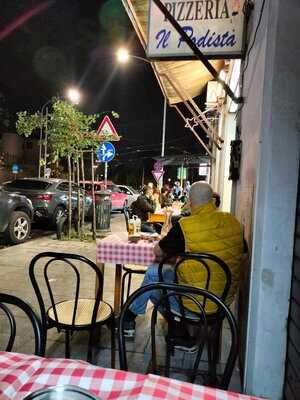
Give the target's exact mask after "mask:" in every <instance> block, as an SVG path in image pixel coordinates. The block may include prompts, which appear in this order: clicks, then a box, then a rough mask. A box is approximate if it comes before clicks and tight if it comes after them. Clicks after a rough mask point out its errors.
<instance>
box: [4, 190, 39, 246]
mask: <svg viewBox="0 0 300 400" xmlns="http://www.w3.org/2000/svg"><path fill="white" fill-rule="evenodd" d="M32 218H33V207H32V203H31V201H30V200H29V199H27V198H26V197H25V196H20V195H17V194H12V193H8V192H6V191H5V190H3V189H2V188H0V233H1V234H3V235H4V236H5V238H6V240H7V241H9V242H10V243H13V244H18V243H23V242H25V240H27V239H28V237H29V235H30V232H31V222H32Z"/></svg>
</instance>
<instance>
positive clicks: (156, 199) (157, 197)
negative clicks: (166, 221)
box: [152, 187, 161, 209]
mask: <svg viewBox="0 0 300 400" xmlns="http://www.w3.org/2000/svg"><path fill="white" fill-rule="evenodd" d="M152 197H153V200H154V202H155V205H156V209H160V208H161V205H160V190H159V188H157V187H156V188H154V189H153V196H152Z"/></svg>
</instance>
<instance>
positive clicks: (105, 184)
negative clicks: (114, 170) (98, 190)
mask: <svg viewBox="0 0 300 400" xmlns="http://www.w3.org/2000/svg"><path fill="white" fill-rule="evenodd" d="M107 169H108V163H107V162H106V163H105V164H104V187H105V190H106V189H107Z"/></svg>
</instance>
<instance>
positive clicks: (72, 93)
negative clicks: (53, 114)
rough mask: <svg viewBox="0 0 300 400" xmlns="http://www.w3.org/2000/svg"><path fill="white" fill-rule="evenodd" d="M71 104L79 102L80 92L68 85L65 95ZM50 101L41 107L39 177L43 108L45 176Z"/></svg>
mask: <svg viewBox="0 0 300 400" xmlns="http://www.w3.org/2000/svg"><path fill="white" fill-rule="evenodd" d="M65 97H66V98H67V99H68V100H69V101H70V102H71V103H72V104H74V105H76V104H79V102H80V99H81V93H80V92H79V90H78V89H76V88H75V87H70V88H68V89H67V91H66V96H65ZM51 102H52V99H49V100H47V101H46V103H45V104H43V106H42V108H41V127H40V143H39V169H38V176H39V178H40V177H41V160H42V141H43V125H44V110H45V107H46V114H45V137H44V176H46V172H47V157H48V156H47V151H48V133H47V130H48V107H47V106H48V105H49V104H50V103H51Z"/></svg>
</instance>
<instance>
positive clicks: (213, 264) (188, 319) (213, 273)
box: [158, 253, 232, 368]
mask: <svg viewBox="0 0 300 400" xmlns="http://www.w3.org/2000/svg"><path fill="white" fill-rule="evenodd" d="M171 258H172V257H169V256H167V257H165V258H164V259H163V260H162V261H161V262H160V264H159V267H158V276H159V281H160V282H164V279H163V268H164V266H166V265H168V261H169V264H170V261H172V262H173V261H174V258H172V260H171ZM191 260H192V261H193V262H194V265H193V270H194V276H195V277H196V282H193V284H192V286H195V287H201V288H203V289H205V290H208V291H210V292H212V293H214V294H215V295H217V296H218V297H219V298H220V299H221V300H222V301H223V302H224V303H226V301H227V298H228V294H229V291H230V288H231V282H232V277H231V272H230V269H229V267H228V265H227V264H226V263H225V262H224V261H223V260H221V259H220V258H219V257H217V256H215V255H213V254H210V253H184V254H179V255H178V256H177V257H176V262H175V265H174V270H175V281H174V283H176V284H178V277H179V276H180V274H181V272H182V269H183V268H184V266H185V263H186V262H189V261H191ZM216 280H218V282H219V287H218V289H216V287H215V286H214V284H213V282H215V281H216ZM197 281H198V282H197ZM200 282H201V283H200ZM200 285H201V286H200ZM198 301H200V303H201V304H202V307H203V309H204V311H205V312H206V319H207V323H208V326H209V331H210V338H211V342H212V350H213V354H212V356H213V359H212V361H213V365H214V367H215V368H216V366H217V363H218V361H219V359H220V347H221V337H222V325H223V314H220V313H219V312H218V310H217V309H214V308H213V305H212V303H210V302H208V303H207V299H206V298H203V299H198ZM178 303H179V309H180V313H179V315H178V313H177V317H176V320H177V322H180V323H182V324H183V325H189V326H197V325H198V318H197V316H194V315H193V314H191V313H190V315H189V316H188V315H187V308H186V307H185V305H187V303H188V301H187V300H185V301H184V302H181V299H180V298H179V299H178ZM169 308H170V307H169ZM181 317H182V318H181ZM168 326H169V327H171V326H172V324H169V325H168ZM167 337H168V340H167V348H168V351H167V354H166V358H167V360H166V365H167V366H168V365H170V357H171V355H172V354H174V348H175V347H176V345H177V343H176V337H172V335H171V334H170V333H169V334H168V336H167Z"/></svg>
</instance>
